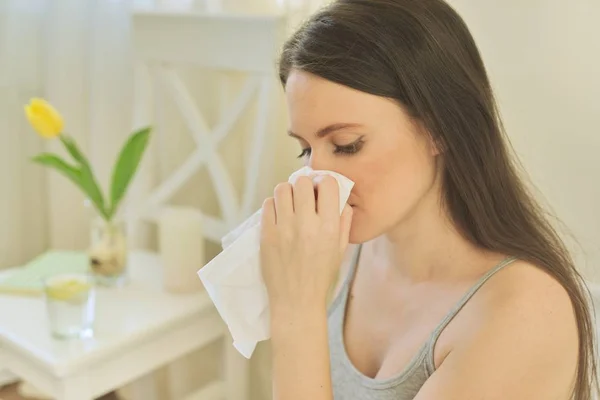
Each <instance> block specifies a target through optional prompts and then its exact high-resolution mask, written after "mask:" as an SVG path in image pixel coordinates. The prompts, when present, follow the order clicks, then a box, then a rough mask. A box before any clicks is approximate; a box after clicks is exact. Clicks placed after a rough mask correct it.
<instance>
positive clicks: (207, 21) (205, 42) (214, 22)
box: [133, 11, 286, 73]
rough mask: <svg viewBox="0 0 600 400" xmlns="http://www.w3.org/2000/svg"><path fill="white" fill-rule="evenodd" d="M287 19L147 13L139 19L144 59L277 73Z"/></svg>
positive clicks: (137, 42)
mask: <svg viewBox="0 0 600 400" xmlns="http://www.w3.org/2000/svg"><path fill="white" fill-rule="evenodd" d="M285 21H286V20H285V18H283V17H282V16H278V15H274V16H256V15H231V14H208V13H198V14H192V13H182V14H177V13H160V14H157V13H152V12H148V13H144V12H139V11H138V12H136V13H135V14H134V16H133V41H134V46H135V51H136V56H137V57H138V58H141V59H144V60H147V61H148V62H163V61H165V60H168V62H169V63H172V64H180V65H195V66H198V67H205V68H214V69H222V70H232V71H248V72H258V73H260V72H273V71H274V70H275V65H276V62H277V54H278V52H279V49H280V46H281V43H282V40H283V38H284V35H285V30H286V22H285Z"/></svg>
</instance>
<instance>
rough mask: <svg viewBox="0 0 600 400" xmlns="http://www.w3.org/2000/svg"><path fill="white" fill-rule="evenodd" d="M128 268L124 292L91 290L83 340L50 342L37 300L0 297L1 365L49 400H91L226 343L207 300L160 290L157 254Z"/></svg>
mask: <svg viewBox="0 0 600 400" xmlns="http://www.w3.org/2000/svg"><path fill="white" fill-rule="evenodd" d="M130 268H131V283H130V284H129V285H128V286H127V287H125V288H122V289H108V288H104V289H102V288H100V289H98V291H97V323H96V329H95V336H94V337H93V338H89V339H81V340H71V341H61V340H57V339H53V338H52V336H51V335H50V331H49V328H48V323H47V315H46V309H45V304H44V300H43V298H37V297H19V296H9V295H0V365H2V366H3V367H4V368H6V369H8V370H9V371H11V372H12V373H14V374H15V375H17V376H19V377H21V378H23V379H24V380H26V381H28V382H30V383H31V384H32V385H33V386H35V387H37V388H38V389H40V390H41V391H43V392H45V393H48V394H49V395H51V396H53V397H54V398H56V399H59V400H91V399H93V398H96V397H99V396H101V395H103V394H105V393H107V392H110V391H112V390H115V389H117V388H119V387H121V386H123V385H125V384H127V383H130V382H132V381H134V380H135V379H137V378H139V377H142V376H144V375H146V374H148V373H150V372H152V371H153V370H155V369H157V368H159V367H161V366H164V365H166V364H168V363H170V362H172V361H174V360H176V359H178V358H179V357H182V356H184V355H186V354H189V353H191V352H194V351H195V350H197V349H199V348H201V347H203V346H205V345H207V344H209V343H211V342H213V341H215V340H217V339H219V338H223V337H227V336H228V334H227V330H226V327H225V325H224V324H223V322H222V320H221V318H220V317H219V315H218V313H217V312H216V309H215V308H214V306H213V304H212V302H211V301H210V299H209V297H208V296H207V295H206V293H204V292H198V293H192V294H178V295H176V294H169V293H166V292H165V291H164V290H163V288H162V283H161V268H160V264H159V262H158V257H157V256H156V255H154V254H152V253H135V254H133V255H132V256H131V262H130ZM220 386H224V385H223V383H221V382H217V383H215V384H213V385H209V386H208V387H207V388H206V394H207V396H206V397H209V396H208V395H209V394H210V397H212V396H213V395H216V396H217V397H221V395H222V393H223V391H224V389H225V388H223V387H220ZM194 398H198V399H200V398H202V396H201V394H196V395H195V396H194Z"/></svg>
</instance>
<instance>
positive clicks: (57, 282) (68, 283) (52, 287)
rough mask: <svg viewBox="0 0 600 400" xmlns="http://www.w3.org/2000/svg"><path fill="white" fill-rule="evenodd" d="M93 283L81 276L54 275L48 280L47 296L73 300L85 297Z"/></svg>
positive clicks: (54, 298) (55, 298) (53, 298)
mask: <svg viewBox="0 0 600 400" xmlns="http://www.w3.org/2000/svg"><path fill="white" fill-rule="evenodd" d="M90 288H91V285H90V283H89V282H87V281H86V280H84V278H81V277H74V276H65V277H53V278H51V279H49V280H48V281H47V282H46V289H45V290H46V296H48V298H49V299H52V300H59V301H73V300H75V301H76V300H79V299H85V297H86V296H87V294H88V293H89V291H90Z"/></svg>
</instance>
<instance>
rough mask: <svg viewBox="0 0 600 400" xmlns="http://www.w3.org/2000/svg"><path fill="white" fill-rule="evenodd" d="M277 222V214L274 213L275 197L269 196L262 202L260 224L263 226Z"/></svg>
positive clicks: (270, 225)
mask: <svg viewBox="0 0 600 400" xmlns="http://www.w3.org/2000/svg"><path fill="white" fill-rule="evenodd" d="M276 223H277V216H276V214H275V199H273V197H269V198H268V199H266V200H265V201H264V202H263V205H262V215H261V224H262V226H264V227H272V226H275V224H276Z"/></svg>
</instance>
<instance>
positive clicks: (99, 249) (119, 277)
mask: <svg viewBox="0 0 600 400" xmlns="http://www.w3.org/2000/svg"><path fill="white" fill-rule="evenodd" d="M91 229H92V235H91V244H90V248H89V253H88V254H89V263H90V270H91V272H92V274H93V276H94V278H95V282H96V284H97V285H99V286H108V287H116V286H123V285H124V284H126V283H127V280H128V275H127V259H128V249H127V235H126V232H125V223H124V221H122V220H120V219H113V220H110V221H107V220H104V219H102V218H96V219H94V221H93V223H92V227H91Z"/></svg>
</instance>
